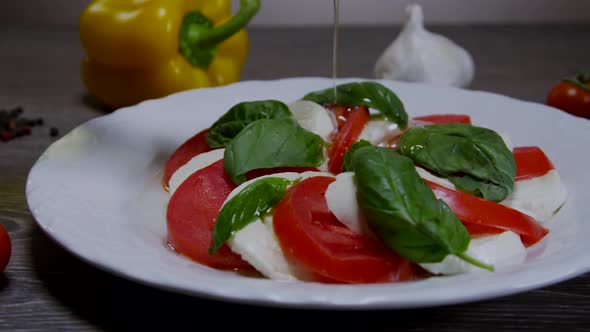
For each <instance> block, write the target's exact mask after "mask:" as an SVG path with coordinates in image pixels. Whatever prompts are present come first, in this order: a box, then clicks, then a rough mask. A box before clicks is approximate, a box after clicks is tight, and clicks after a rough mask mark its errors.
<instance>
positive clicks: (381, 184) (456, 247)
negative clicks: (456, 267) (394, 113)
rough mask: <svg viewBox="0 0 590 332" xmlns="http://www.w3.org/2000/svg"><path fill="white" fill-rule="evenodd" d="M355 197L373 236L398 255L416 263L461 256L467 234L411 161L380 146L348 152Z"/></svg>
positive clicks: (468, 239) (468, 240) (466, 242)
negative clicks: (352, 173)
mask: <svg viewBox="0 0 590 332" xmlns="http://www.w3.org/2000/svg"><path fill="white" fill-rule="evenodd" d="M352 166H353V169H354V173H355V177H356V184H357V197H358V201H359V205H360V207H361V209H362V210H363V212H364V214H365V216H366V218H367V221H368V223H369V226H370V227H371V229H372V230H373V232H374V233H375V234H376V235H377V236H378V237H379V238H380V239H381V240H382V241H383V242H384V243H385V244H386V245H387V246H388V247H389V248H391V249H393V250H394V251H395V252H397V253H398V254H399V255H400V256H402V257H405V258H406V259H408V260H410V261H412V262H416V263H427V262H440V261H442V260H443V259H444V258H445V257H446V256H447V255H449V254H454V255H457V256H458V257H460V258H464V257H466V258H467V259H469V260H470V261H471V262H472V263H473V262H475V265H477V266H480V267H482V268H487V269H490V268H491V267H490V266H487V265H486V264H483V263H481V262H477V261H476V260H474V259H472V258H471V257H469V256H467V255H465V251H466V250H467V247H468V246H469V242H470V236H469V233H468V232H467V229H466V228H465V226H463V224H462V223H461V222H460V221H459V219H457V217H456V216H455V215H454V214H453V212H452V211H451V210H450V209H449V207H448V206H447V205H446V204H445V203H444V202H443V201H441V200H437V199H436V197H435V196H434V194H433V192H432V190H431V189H430V188H429V187H428V185H426V183H425V182H424V181H423V180H422V179H421V178H420V176H419V175H418V173H417V172H416V168H415V166H414V163H413V162H412V160H411V159H409V158H407V157H404V156H401V155H400V154H398V153H397V152H395V151H391V150H389V149H386V148H380V147H361V148H359V149H357V150H356V151H355V152H354V153H353V154H352Z"/></svg>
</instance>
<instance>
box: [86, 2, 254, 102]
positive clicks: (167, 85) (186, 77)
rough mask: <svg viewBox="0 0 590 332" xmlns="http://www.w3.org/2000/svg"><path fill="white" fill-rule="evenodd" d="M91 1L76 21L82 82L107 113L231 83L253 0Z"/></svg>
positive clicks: (245, 41)
mask: <svg viewBox="0 0 590 332" xmlns="http://www.w3.org/2000/svg"><path fill="white" fill-rule="evenodd" d="M240 4H241V7H240V10H239V11H238V13H236V14H235V15H234V16H232V14H231V0H94V1H92V2H91V3H90V4H89V5H88V7H87V8H86V9H85V10H84V12H83V13H82V15H81V16H80V39H81V42H82V46H83V47H84V48H85V49H86V57H85V58H84V59H83V61H82V65H81V71H82V80H83V81H84V84H85V85H86V87H87V89H88V91H89V92H90V93H91V94H92V95H94V96H95V97H96V98H97V99H99V100H100V101H102V102H103V103H105V104H106V105H108V106H111V107H115V108H117V107H122V106H128V105H133V104H136V103H138V102H140V101H142V100H146V99H152V98H159V97H163V96H166V95H169V94H171V93H174V92H177V91H182V90H187V89H192V88H199V87H209V86H218V85H224V84H228V83H232V82H235V81H237V80H238V79H239V76H240V73H241V71H242V68H243V66H244V63H245V61H246V56H247V53H248V36H247V34H246V31H245V30H244V27H245V26H246V25H247V24H248V22H249V21H250V20H251V19H252V17H253V16H254V15H255V14H256V13H257V12H258V9H259V8H260V1H259V0H241V2H240Z"/></svg>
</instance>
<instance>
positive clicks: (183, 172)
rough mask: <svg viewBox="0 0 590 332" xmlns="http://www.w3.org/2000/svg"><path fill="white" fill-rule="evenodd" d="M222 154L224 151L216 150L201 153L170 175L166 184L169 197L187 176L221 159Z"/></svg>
mask: <svg viewBox="0 0 590 332" xmlns="http://www.w3.org/2000/svg"><path fill="white" fill-rule="evenodd" d="M224 152H225V149H217V150H213V151H209V152H205V153H201V154H199V155H197V156H195V157H193V158H192V159H191V160H189V161H188V162H187V163H186V164H184V165H182V166H181V167H180V168H178V169H177V170H176V172H174V174H172V177H171V178H170V182H169V183H168V191H169V192H170V195H172V194H174V192H175V191H176V189H178V187H179V186H180V185H181V184H182V183H183V182H184V180H186V179H188V178H189V176H191V175H193V174H194V173H195V172H196V171H198V170H200V169H203V168H205V167H207V166H209V165H211V164H213V163H214V162H216V161H218V160H221V159H223V153H224Z"/></svg>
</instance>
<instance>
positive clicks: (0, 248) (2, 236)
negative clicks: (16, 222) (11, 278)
mask: <svg viewBox="0 0 590 332" xmlns="http://www.w3.org/2000/svg"><path fill="white" fill-rule="evenodd" d="M9 260H10V237H8V232H7V231H6V229H5V228H4V226H2V225H0V273H1V272H4V269H5V268H6V265H8V261H9Z"/></svg>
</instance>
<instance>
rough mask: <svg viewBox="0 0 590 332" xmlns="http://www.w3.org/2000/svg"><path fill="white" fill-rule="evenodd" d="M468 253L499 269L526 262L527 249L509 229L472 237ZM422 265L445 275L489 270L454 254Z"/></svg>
mask: <svg viewBox="0 0 590 332" xmlns="http://www.w3.org/2000/svg"><path fill="white" fill-rule="evenodd" d="M467 255H469V256H471V257H473V258H475V259H477V260H479V261H481V262H483V263H486V264H490V265H493V266H494V267H495V268H496V269H498V268H500V267H504V266H509V265H516V264H521V263H522V262H524V259H525V258H526V249H525V247H524V245H523V244H522V242H521V241H520V237H519V236H518V235H516V234H515V233H513V232H510V231H509V232H504V233H501V234H498V235H491V236H482V237H479V238H474V239H472V240H471V242H470V243H469V248H468V249H467ZM420 266H421V267H422V268H424V269H425V270H427V271H429V272H430V273H434V274H445V275H452V274H460V273H467V272H472V271H487V270H484V269H482V268H479V267H477V266H474V265H472V264H469V263H467V262H465V261H463V260H462V259H460V258H458V257H457V256H454V255H448V256H447V257H445V259H444V260H443V261H442V262H440V263H421V264H420Z"/></svg>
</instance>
